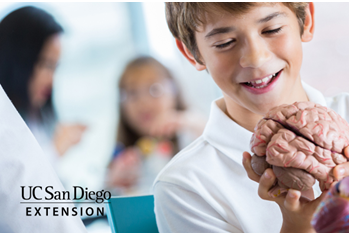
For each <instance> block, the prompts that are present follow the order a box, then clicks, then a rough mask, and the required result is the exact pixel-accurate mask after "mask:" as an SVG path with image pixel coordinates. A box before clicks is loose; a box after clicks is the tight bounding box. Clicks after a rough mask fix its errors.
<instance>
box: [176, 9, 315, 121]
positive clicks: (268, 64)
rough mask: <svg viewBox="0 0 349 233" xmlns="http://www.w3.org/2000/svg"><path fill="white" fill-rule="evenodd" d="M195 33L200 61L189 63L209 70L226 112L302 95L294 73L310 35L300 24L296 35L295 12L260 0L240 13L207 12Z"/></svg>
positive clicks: (262, 108)
mask: <svg viewBox="0 0 349 233" xmlns="http://www.w3.org/2000/svg"><path fill="white" fill-rule="evenodd" d="M307 12H309V10H308V11H307ZM306 21H307V20H306ZM306 23H307V22H306ZM312 30H313V29H312ZM195 37H196V42H197V46H198V50H199V53H200V58H201V59H200V60H201V62H202V63H203V65H201V64H199V63H198V62H196V61H194V62H193V61H192V63H193V64H194V65H195V66H196V68H197V69H198V70H204V69H207V70H208V71H209V73H210V74H211V76H212V77H213V79H214V80H215V82H216V83H217V85H218V86H219V88H220V89H221V90H222V91H223V94H224V98H225V102H226V105H227V109H228V112H229V113H231V111H233V109H234V110H235V111H236V110H238V109H240V110H241V109H242V110H244V111H245V112H246V111H249V112H251V113H253V114H258V115H262V114H264V113H266V112H267V111H268V110H269V109H270V108H272V107H274V106H277V105H280V104H285V103H288V104H290V103H293V102H295V101H301V100H307V97H306V95H305V92H304V90H303V88H302V85H301V82H300V75H299V72H300V68H301V64H302V41H309V40H311V38H312V33H311V34H309V32H308V30H307V29H305V31H304V34H303V36H301V34H300V26H299V23H298V19H297V17H296V15H295V13H293V12H292V11H291V10H290V9H289V8H288V7H286V6H285V5H283V4H281V3H276V4H263V3H260V4H258V5H257V6H255V7H252V8H251V9H249V10H248V11H247V12H246V13H242V14H240V15H233V14H230V13H228V12H224V13H222V12H221V13H220V14H215V13H210V14H207V17H206V23H205V25H204V26H201V27H199V28H198V31H197V32H196V33H195ZM177 44H178V43H177ZM185 50H186V53H187V55H188V54H189V58H190V56H191V55H190V52H188V50H187V49H186V48H185ZM229 108H231V111H229ZM237 108H238V109H237ZM230 115H232V118H234V114H233V113H231V114H230Z"/></svg>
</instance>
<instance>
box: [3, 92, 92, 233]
mask: <svg viewBox="0 0 349 233" xmlns="http://www.w3.org/2000/svg"><path fill="white" fill-rule="evenodd" d="M21 186H26V187H28V186H42V187H46V186H53V187H54V190H61V191H62V190H64V188H63V186H62V184H61V182H60V181H59V179H58V177H57V175H56V174H55V172H54V170H53V168H52V165H51V164H50V162H49V161H48V159H47V157H46V156H44V155H43V152H42V150H41V148H40V146H39V145H38V143H37V142H36V140H35V138H34V136H33V135H32V134H31V132H30V130H29V129H28V127H27V126H26V124H25V123H24V121H23V120H22V118H21V117H20V115H19V114H18V112H17V111H16V109H15V108H14V106H13V105H12V103H11V102H10V100H9V99H8V97H7V96H6V94H5V92H4V90H3V89H2V87H1V86H0V232H1V233H12V232H15V233H19V232H26V233H27V232H30V233H35V232H44V233H58V232H62V233H70V232H71V233H80V232H86V230H85V227H84V225H83V224H82V221H81V220H80V217H79V215H78V216H75V217H72V216H69V217H67V216H63V217H62V216H53V215H52V214H50V215H49V216H31V217H29V216H26V207H28V206H31V207H32V215H34V214H35V210H34V207H49V206H50V207H53V206H57V205H53V204H45V205H42V204H21V203H20V202H23V201H25V200H23V199H22V192H21ZM59 206H71V207H72V206H73V204H64V205H62V204H61V205H59ZM43 213H44V212H42V214H43Z"/></svg>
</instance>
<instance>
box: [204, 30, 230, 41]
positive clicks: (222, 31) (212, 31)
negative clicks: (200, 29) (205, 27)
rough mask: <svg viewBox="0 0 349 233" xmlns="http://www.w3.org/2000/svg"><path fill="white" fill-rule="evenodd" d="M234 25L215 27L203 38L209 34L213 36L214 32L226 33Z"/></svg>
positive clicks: (206, 37)
mask: <svg viewBox="0 0 349 233" xmlns="http://www.w3.org/2000/svg"><path fill="white" fill-rule="evenodd" d="M234 30H235V27H222V28H215V29H213V30H211V31H210V32H209V33H207V35H206V36H205V39H208V38H209V37H211V36H214V35H216V34H221V33H228V32H231V31H234Z"/></svg>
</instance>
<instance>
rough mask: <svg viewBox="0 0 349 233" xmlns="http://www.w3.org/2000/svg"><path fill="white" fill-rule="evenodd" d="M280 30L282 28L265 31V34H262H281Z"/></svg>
mask: <svg viewBox="0 0 349 233" xmlns="http://www.w3.org/2000/svg"><path fill="white" fill-rule="evenodd" d="M280 30H281V27H279V28H276V29H273V30H268V31H264V32H262V34H276V33H278V32H280Z"/></svg>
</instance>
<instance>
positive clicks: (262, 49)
mask: <svg viewBox="0 0 349 233" xmlns="http://www.w3.org/2000/svg"><path fill="white" fill-rule="evenodd" d="M271 57H272V54H271V53H270V51H269V49H268V47H267V45H266V44H265V43H264V42H263V41H260V42H259V41H248V42H246V44H245V46H244V48H243V50H242V56H241V57H240V65H241V66H242V67H243V68H259V67H261V66H262V65H263V64H264V63H265V62H267V61H269V60H270V59H271Z"/></svg>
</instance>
